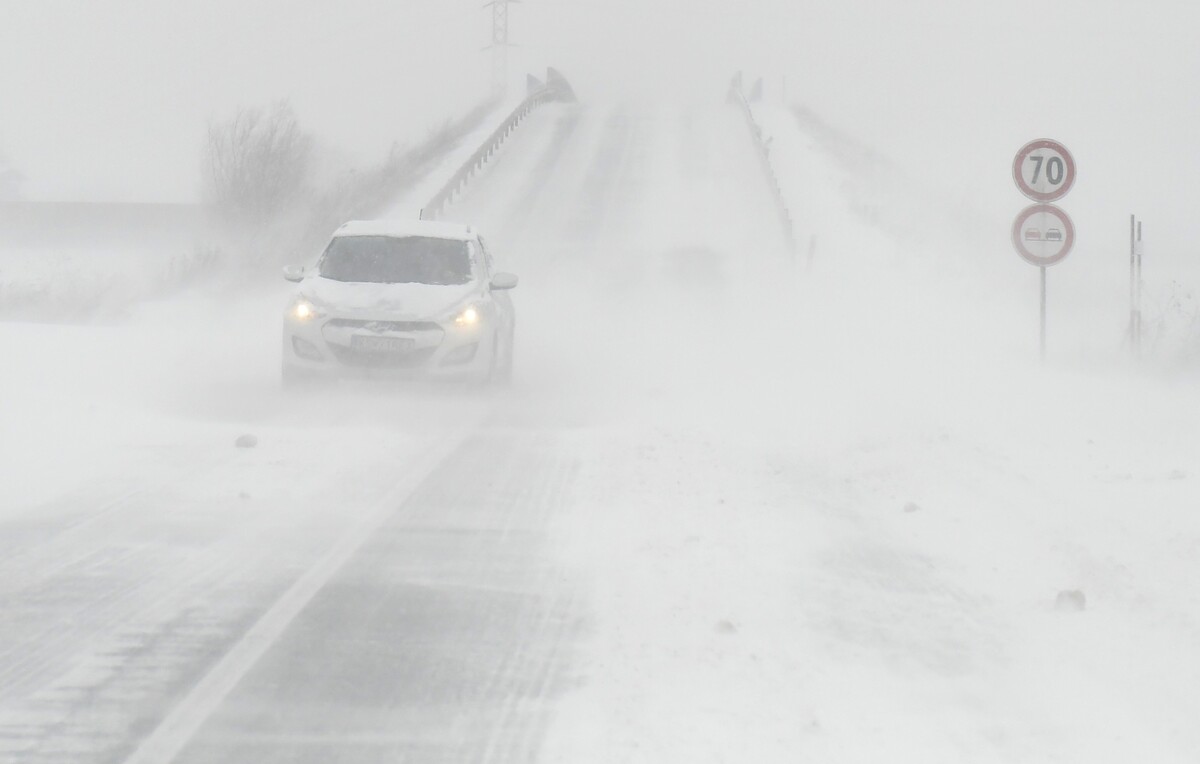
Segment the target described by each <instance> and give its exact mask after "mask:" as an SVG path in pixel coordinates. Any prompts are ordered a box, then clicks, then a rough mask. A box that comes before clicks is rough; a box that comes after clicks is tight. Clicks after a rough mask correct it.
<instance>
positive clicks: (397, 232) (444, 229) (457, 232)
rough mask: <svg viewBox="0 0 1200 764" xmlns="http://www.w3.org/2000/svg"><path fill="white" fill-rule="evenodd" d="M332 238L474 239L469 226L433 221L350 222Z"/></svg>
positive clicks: (344, 224) (473, 232) (473, 233)
mask: <svg viewBox="0 0 1200 764" xmlns="http://www.w3.org/2000/svg"><path fill="white" fill-rule="evenodd" d="M333 235H334V236H427V237H430V238H434V239H458V240H460V241H466V240H468V239H473V238H475V231H474V230H472V228H471V226H469V225H463V224H461V223H440V222H437V221H433V220H351V221H349V222H347V223H343V224H342V225H341V226H340V227H339V228H338V229H337V231H336V232H334V234H333Z"/></svg>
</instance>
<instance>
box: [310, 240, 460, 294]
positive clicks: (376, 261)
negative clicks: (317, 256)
mask: <svg viewBox="0 0 1200 764" xmlns="http://www.w3.org/2000/svg"><path fill="white" fill-rule="evenodd" d="M319 272H320V274H321V276H322V277H323V278H327V279H333V280H334V281H360V282H369V283H376V284H467V283H469V282H470V281H471V257H470V254H469V253H468V252H467V243H466V242H465V241H459V240H456V239H437V238H432V237H426V236H405V237H397V236H338V237H335V238H334V240H333V241H331V242H330V243H329V247H328V248H327V249H326V250H325V254H324V255H322V256H321V262H320V265H319Z"/></svg>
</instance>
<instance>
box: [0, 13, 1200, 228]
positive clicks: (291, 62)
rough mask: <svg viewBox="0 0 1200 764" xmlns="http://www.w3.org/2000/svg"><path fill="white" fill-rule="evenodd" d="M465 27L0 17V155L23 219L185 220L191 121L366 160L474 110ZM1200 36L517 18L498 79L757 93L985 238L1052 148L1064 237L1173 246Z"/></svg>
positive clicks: (884, 19)
mask: <svg viewBox="0 0 1200 764" xmlns="http://www.w3.org/2000/svg"><path fill="white" fill-rule="evenodd" d="M480 5H481V4H480V2H478V0H346V1H345V2H341V3H329V2H325V1H323V0H237V1H233V0H170V1H168V0H39V1H38V2H31V1H29V0H0V9H2V11H3V16H4V18H5V24H4V25H3V27H2V28H0V153H2V154H4V155H7V157H8V158H9V160H10V161H11V162H12V164H13V165H15V166H16V167H17V168H18V169H20V170H21V171H22V172H24V174H25V175H26V176H28V178H29V181H28V188H27V192H28V194H29V195H30V196H33V197H36V198H69V199H94V198H121V199H180V200H186V199H191V198H194V197H195V195H196V191H197V186H198V181H197V178H198V164H199V160H198V155H199V146H200V142H201V137H202V133H203V130H204V125H205V123H206V121H207V120H209V119H211V118H213V117H223V116H226V115H228V114H230V113H231V112H232V111H233V110H235V109H236V108H237V107H238V106H239V105H257V104H265V103H268V102H270V101H272V100H274V99H277V98H283V97H286V98H290V99H291V100H292V102H293V103H294V105H295V107H296V109H297V111H298V113H299V115H300V117H301V120H302V121H303V122H304V124H305V125H306V126H308V127H309V128H310V129H312V130H313V131H314V132H315V133H317V134H318V135H319V136H320V137H321V138H322V139H323V141H325V142H326V143H327V144H329V145H331V146H333V147H335V148H337V149H339V150H341V151H343V152H345V153H347V154H348V155H350V156H351V157H354V158H357V159H361V160H368V159H370V158H372V157H375V156H378V155H379V154H381V153H382V152H384V151H386V149H387V147H388V146H389V145H390V143H391V142H392V141H393V140H395V139H401V140H405V139H410V138H413V137H417V136H419V135H420V134H421V133H422V132H423V131H425V130H427V129H428V128H429V127H430V126H432V125H435V124H437V123H438V122H440V121H441V120H443V119H445V118H447V117H448V116H450V115H452V114H454V113H457V112H460V111H462V110H463V109H465V108H466V107H467V106H468V105H470V104H471V103H473V102H475V101H477V100H479V99H480V98H481V97H482V95H483V94H484V92H485V88H486V82H487V66H488V62H489V58H488V55H487V54H486V53H483V52H481V48H482V47H483V46H484V45H485V44H486V43H487V41H488V37H489V33H490V16H489V14H488V12H487V11H485V10H484V9H482V8H481V7H480ZM1197 28H1200V14H1198V12H1197V10H1196V9H1195V8H1194V6H1193V5H1192V4H1189V3H1184V2H1175V1H1174V0H1172V1H1170V2H1163V1H1162V0H1159V1H1158V2H1154V3H1152V4H1140V6H1134V5H1132V4H1128V3H1123V2H1121V3H1118V2H1114V1H1113V0H1086V1H1085V0H1070V1H1062V0H1060V1H1058V2H1048V1H1046V0H1008V1H1007V2H987V3H984V2H972V1H970V0H908V1H907V2H904V3H892V2H880V1H879V0H876V1H875V2H863V1H862V0H837V1H836V2H833V1H830V2H816V1H812V0H810V1H809V2H804V1H803V0H787V1H786V2H782V1H779V0H741V1H740V2H737V3H734V2H718V1H717V0H690V1H688V2H685V1H684V0H554V1H553V2H551V1H550V0H523V2H522V3H521V4H519V5H515V6H513V8H512V21H511V33H512V37H513V40H514V41H515V42H518V43H520V44H522V45H523V47H522V48H520V49H518V50H516V51H515V52H514V67H513V68H514V75H515V76H514V79H515V77H516V76H519V74H520V73H521V70H522V69H524V68H540V67H542V66H544V65H545V64H547V63H550V64H553V65H556V66H559V67H560V68H562V69H563V70H564V71H565V72H566V73H567V74H568V75H569V76H570V77H571V79H572V80H573V81H574V82H575V83H576V87H577V89H578V90H579V91H580V92H581V95H583V97H584V98H585V99H587V98H589V97H590V98H593V99H598V98H605V97H615V96H619V95H621V94H640V95H642V96H655V95H657V96H662V95H663V94H666V93H673V94H680V95H683V96H686V97H691V98H700V97H709V98H719V97H720V94H721V92H722V90H723V88H724V86H725V83H726V82H727V81H728V79H729V77H730V75H731V74H732V72H733V71H734V70H736V69H739V68H740V69H745V70H747V72H748V73H762V74H765V75H767V76H768V83H769V85H770V89H771V92H772V93H773V94H778V93H781V92H782V90H783V88H784V87H785V81H786V91H787V96H788V98H789V99H790V100H792V101H795V102H798V103H805V104H808V105H810V106H813V107H814V108H816V109H817V110H818V111H819V112H820V113H821V114H823V115H825V116H826V118H827V119H828V120H829V121H830V122H833V123H835V124H838V125H840V126H842V127H844V128H845V129H847V130H848V131H849V132H851V133H854V134H857V135H859V136H861V137H862V138H864V139H866V140H867V141H869V142H870V143H872V144H873V145H876V146H878V147H879V148H880V149H881V150H883V151H885V152H887V153H889V154H890V155H892V156H894V157H895V158H896V159H897V160H898V161H900V162H901V164H903V165H904V166H905V167H907V168H909V169H910V170H912V171H914V172H917V173H919V174H923V175H925V176H926V177H927V178H929V179H930V180H932V181H933V182H934V183H935V184H937V185H938V186H939V187H941V188H944V189H945V190H947V191H948V192H950V193H952V194H954V195H955V196H958V197H962V198H966V199H967V200H968V201H972V202H974V203H976V204H978V205H979V206H980V207H982V208H984V209H992V208H994V209H995V210H996V211H997V217H998V219H999V218H1005V219H1007V218H1008V217H1009V216H1011V214H1013V213H1015V212H1016V210H1017V209H1019V207H1020V206H1021V200H1020V198H1019V197H1018V196H1017V195H1016V192H1015V190H1013V188H1012V184H1011V181H1010V180H1009V178H1008V174H1007V173H1008V162H1009V161H1011V156H1012V153H1013V152H1014V151H1015V150H1016V148H1017V147H1018V146H1020V145H1021V144H1022V143H1024V142H1025V141H1027V140H1030V139H1032V138H1035V137H1042V136H1049V137H1056V138H1060V139H1061V140H1063V141H1065V142H1067V144H1068V145H1069V146H1070V147H1071V148H1072V150H1073V151H1074V152H1075V154H1076V158H1077V159H1078V160H1079V165H1080V181H1079V184H1078V185H1077V186H1076V190H1075V191H1074V192H1073V193H1072V196H1071V197H1069V199H1070V201H1071V203H1073V204H1074V205H1075V207H1076V209H1077V210H1078V213H1079V214H1080V215H1081V216H1083V217H1084V218H1087V217H1089V216H1091V215H1095V216H1097V219H1101V220H1103V221H1106V222H1105V225H1107V221H1108V220H1110V219H1112V220H1113V221H1114V225H1116V224H1117V223H1119V218H1120V217H1121V215H1122V214H1127V213H1128V211H1130V210H1131V209H1133V208H1137V211H1138V212H1140V213H1141V214H1142V215H1143V216H1144V217H1146V218H1148V219H1155V218H1157V221H1159V222H1160V225H1159V228H1158V229H1157V230H1158V231H1159V233H1160V234H1166V233H1168V232H1174V233H1172V234H1171V235H1172V237H1173V238H1174V239H1175V240H1176V241H1177V242H1178V244H1177V245H1176V246H1183V244H1182V242H1184V241H1192V240H1194V238H1193V237H1189V236H1185V235H1184V231H1185V229H1186V226H1187V225H1189V224H1188V223H1187V221H1188V220H1190V218H1191V217H1192V215H1191V211H1190V207H1191V203H1192V199H1193V198H1194V197H1195V196H1196V192H1197V190H1200V189H1198V184H1197V181H1196V178H1198V177H1200V152H1196V151H1195V150H1194V145H1193V144H1194V138H1193V137H1192V134H1193V133H1194V125H1195V124H1197V118H1198V117H1200V104H1198V103H1197V98H1196V93H1197V92H1200V88H1198V87H1197V86H1198V85H1200V46H1197V45H1196V44H1195V41H1194V39H1193V38H1194V35H1195V30H1196V29H1197ZM936 214H937V212H936V211H931V215H934V216H936ZM1168 221H1169V222H1168ZM1088 232H1089V231H1088V230H1087V229H1085V230H1084V231H1082V233H1084V234H1086V233H1088ZM1091 232H1093V233H1095V232H1096V231H1095V228H1094V227H1093V228H1092V229H1091ZM1196 233H1200V231H1196ZM1107 235H1108V234H1107V231H1106V236H1107ZM1085 240H1086V236H1085Z"/></svg>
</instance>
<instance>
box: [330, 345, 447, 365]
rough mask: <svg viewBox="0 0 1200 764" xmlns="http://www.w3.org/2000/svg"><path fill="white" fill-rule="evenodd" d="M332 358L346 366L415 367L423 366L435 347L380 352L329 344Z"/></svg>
mask: <svg viewBox="0 0 1200 764" xmlns="http://www.w3.org/2000/svg"><path fill="white" fill-rule="evenodd" d="M329 350H330V351H331V352H332V353H333V356H334V358H337V360H338V361H339V362H341V363H343V364H345V365H346V366H358V367H362V368H370V369H417V368H420V367H421V366H424V365H425V364H426V363H427V362H428V361H429V358H430V356H432V355H433V353H434V351H435V350H437V348H436V347H426V348H417V349H416V350H410V351H408V352H404V353H380V352H372V351H366V350H356V349H355V348H351V347H346V346H345V345H333V344H331V345H329Z"/></svg>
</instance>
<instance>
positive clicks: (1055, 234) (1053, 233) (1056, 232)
mask: <svg viewBox="0 0 1200 764" xmlns="http://www.w3.org/2000/svg"><path fill="white" fill-rule="evenodd" d="M1062 240H1063V232H1062V230H1061V229H1058V228H1050V229H1047V230H1046V241H1062Z"/></svg>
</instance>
